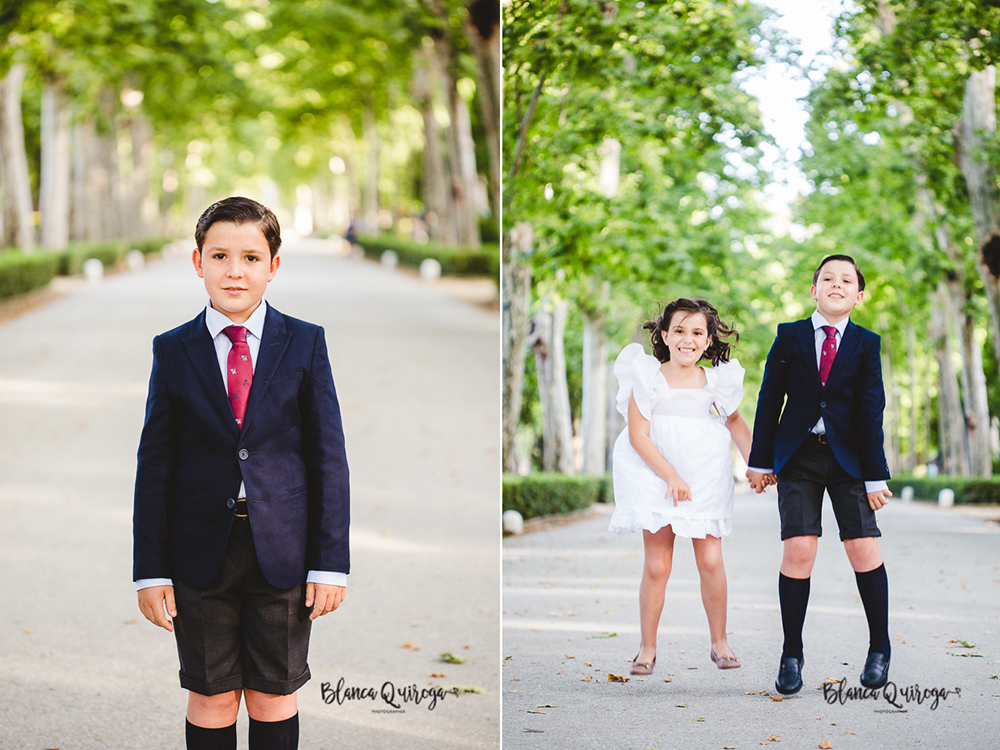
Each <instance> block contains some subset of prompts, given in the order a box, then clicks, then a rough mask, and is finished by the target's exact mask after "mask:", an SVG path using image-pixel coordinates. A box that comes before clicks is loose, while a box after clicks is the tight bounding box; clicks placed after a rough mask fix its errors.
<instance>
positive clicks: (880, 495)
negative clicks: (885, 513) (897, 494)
mask: <svg viewBox="0 0 1000 750" xmlns="http://www.w3.org/2000/svg"><path fill="white" fill-rule="evenodd" d="M890 497H892V492H890V491H889V490H879V491H878V492H869V493H868V505H869V506H871V509H872V510H878V509H879V508H884V507H885V506H887V505H888V504H889V498H890Z"/></svg>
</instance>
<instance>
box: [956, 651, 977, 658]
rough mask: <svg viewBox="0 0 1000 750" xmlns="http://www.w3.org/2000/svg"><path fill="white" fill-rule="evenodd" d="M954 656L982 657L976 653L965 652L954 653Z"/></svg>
mask: <svg viewBox="0 0 1000 750" xmlns="http://www.w3.org/2000/svg"><path fill="white" fill-rule="evenodd" d="M952 656H979V657H982V654H980V653H976V652H975V651H963V652H962V653H960V654H956V653H953V654H952Z"/></svg>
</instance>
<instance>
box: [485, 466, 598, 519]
mask: <svg viewBox="0 0 1000 750" xmlns="http://www.w3.org/2000/svg"><path fill="white" fill-rule="evenodd" d="M602 502H603V503H610V502H614V497H613V494H612V489H611V475H610V474H607V475H605V476H603V477H592V476H567V475H566V474H557V473H555V472H553V473H545V474H529V475H527V476H521V475H519V474H504V475H503V509H504V510H516V511H517V512H518V513H520V514H521V515H522V516H523V517H524V518H525V519H528V518H534V517H536V516H548V515H552V514H554V513H569V512H570V511H574V510H580V509H581V508H589V507H590V505H591V504H592V503H602Z"/></svg>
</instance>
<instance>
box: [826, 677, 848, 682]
mask: <svg viewBox="0 0 1000 750" xmlns="http://www.w3.org/2000/svg"><path fill="white" fill-rule="evenodd" d="M826 681H827V682H843V681H844V678H843V677H841V678H840V679H839V680H838V679H837V678H836V677H827V678H826Z"/></svg>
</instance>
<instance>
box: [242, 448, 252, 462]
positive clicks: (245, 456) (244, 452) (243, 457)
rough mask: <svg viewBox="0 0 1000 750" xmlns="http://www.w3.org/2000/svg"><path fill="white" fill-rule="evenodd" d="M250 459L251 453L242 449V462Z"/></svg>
mask: <svg viewBox="0 0 1000 750" xmlns="http://www.w3.org/2000/svg"><path fill="white" fill-rule="evenodd" d="M248 458H250V451H248V450H247V449H246V448H240V461H246V460H247V459H248Z"/></svg>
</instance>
